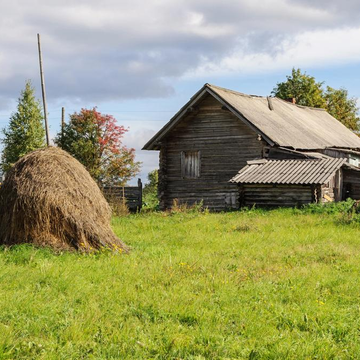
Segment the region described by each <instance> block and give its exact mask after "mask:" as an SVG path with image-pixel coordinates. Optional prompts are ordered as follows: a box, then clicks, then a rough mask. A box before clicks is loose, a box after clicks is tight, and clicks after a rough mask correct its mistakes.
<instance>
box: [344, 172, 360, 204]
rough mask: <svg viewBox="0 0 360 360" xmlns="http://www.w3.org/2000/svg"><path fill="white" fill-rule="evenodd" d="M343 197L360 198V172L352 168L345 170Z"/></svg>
mask: <svg viewBox="0 0 360 360" xmlns="http://www.w3.org/2000/svg"><path fill="white" fill-rule="evenodd" d="M343 179H344V180H343V181H344V186H343V199H344V200H345V199H347V198H349V197H350V198H352V199H354V200H360V172H359V171H354V170H350V169H345V170H343Z"/></svg>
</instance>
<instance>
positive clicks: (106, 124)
mask: <svg viewBox="0 0 360 360" xmlns="http://www.w3.org/2000/svg"><path fill="white" fill-rule="evenodd" d="M127 131H128V129H126V128H125V127H124V126H120V125H118V124H117V121H116V119H115V118H114V117H113V116H112V115H106V114H101V113H100V112H98V111H97V109H96V107H94V108H92V109H81V110H80V111H79V112H75V113H73V114H71V115H70V116H69V121H68V123H66V124H65V126H64V127H62V128H61V130H60V131H59V132H58V133H57V134H56V136H55V139H54V143H55V145H57V146H59V147H60V148H62V149H63V150H65V151H67V152H68V153H70V154H71V155H72V156H73V157H75V158H76V159H77V160H78V161H79V162H80V163H82V164H83V165H84V166H85V167H86V169H87V170H88V171H89V173H90V175H91V176H92V177H93V178H94V180H95V181H96V182H97V183H98V184H99V185H100V186H101V187H102V186H107V185H124V184H125V183H126V182H127V181H128V180H130V179H131V178H133V177H134V176H135V175H136V174H137V173H138V172H139V169H140V162H137V161H135V149H133V148H128V147H126V146H125V145H124V144H123V143H122V139H123V136H124V134H125V133H126V132H127ZM3 135H4V138H3V140H2V142H3V144H4V148H3V152H2V159H1V160H2V161H1V169H2V171H3V172H4V173H6V172H7V171H9V170H10V169H11V167H12V166H13V164H15V162H16V161H17V160H18V159H20V158H21V157H22V156H24V155H26V154H27V153H29V152H31V151H33V150H36V149H39V148H42V147H45V144H46V143H45V130H44V125H43V114H42V110H41V106H40V102H39V100H37V99H36V98H35V89H34V87H33V86H32V85H31V82H30V81H27V82H26V84H25V89H24V90H23V91H22V92H21V94H20V97H19V99H18V104H17V110H16V112H15V113H14V114H12V115H11V117H10V122H9V125H8V127H7V128H5V129H3Z"/></svg>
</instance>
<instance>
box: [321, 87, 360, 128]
mask: <svg viewBox="0 0 360 360" xmlns="http://www.w3.org/2000/svg"><path fill="white" fill-rule="evenodd" d="M325 100H326V109H327V111H328V112H329V114H331V115H332V116H333V117H334V118H335V119H338V120H339V121H340V122H341V123H342V124H344V125H345V126H346V127H348V128H349V129H351V130H353V131H359V130H360V129H359V121H360V119H359V116H358V110H359V109H358V107H357V101H356V99H355V98H349V97H348V91H347V90H345V89H339V90H336V89H333V88H332V87H330V86H327V87H326V92H325Z"/></svg>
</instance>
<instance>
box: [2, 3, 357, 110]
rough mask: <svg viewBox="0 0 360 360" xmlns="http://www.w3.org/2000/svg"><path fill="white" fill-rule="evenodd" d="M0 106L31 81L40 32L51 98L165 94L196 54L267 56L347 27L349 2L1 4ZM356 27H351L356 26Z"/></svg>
mask: <svg viewBox="0 0 360 360" xmlns="http://www.w3.org/2000/svg"><path fill="white" fill-rule="evenodd" d="M0 11H1V13H2V22H1V23H0V32H1V34H2V37H1V39H0V49H1V50H0V97H1V98H2V100H1V101H0V108H1V106H2V105H1V104H6V103H7V101H8V100H7V99H13V98H16V97H17V96H18V92H19V88H20V89H21V88H22V86H23V83H24V81H25V79H27V78H32V79H37V78H38V64H37V49H36V33H37V32H40V33H41V34H42V40H43V52H44V61H45V64H44V65H45V71H46V82H47V90H48V97H49V100H50V102H53V103H54V102H56V101H57V99H60V98H61V99H75V98H76V99H78V100H79V101H87V102H93V103H94V104H97V103H98V102H101V101H105V100H113V99H129V98H156V97H166V96H169V95H171V94H172V93H173V92H174V89H173V87H172V85H171V81H172V79H174V78H177V77H180V76H182V75H183V74H184V73H186V72H187V71H189V70H191V69H195V68H197V67H198V66H199V65H200V64H201V62H202V61H203V59H204V58H206V59H212V61H214V62H216V61H220V60H221V59H222V58H224V57H225V56H227V55H229V54H231V52H232V51H234V48H236V47H239V46H240V47H242V48H243V49H244V50H245V51H246V52H248V53H257V52H262V53H268V54H271V55H273V54H276V53H278V52H281V51H283V49H282V47H281V45H279V44H281V43H282V41H283V40H284V39H287V38H291V37H292V36H294V35H295V34H298V33H301V32H304V31H310V30H313V29H318V28H323V29H327V28H332V27H334V26H339V27H341V26H351V24H355V23H356V22H355V18H356V19H358V18H359V13H360V4H359V3H358V2H357V1H347V2H342V3H341V7H340V6H339V5H338V2H337V1H335V0H330V1H326V2H325V0H318V1H310V0H304V1H303V0H301V1H300V0H273V1H261V2H260V1H255V0H242V1H230V0H229V1H223V2H221V3H220V2H219V1H215V0H198V1H190V0H183V1H176V0H174V1H156V2H155V1H147V2H144V1H140V0H132V1H128V0H123V1H115V0H105V1H102V2H98V1H94V0H89V1H88V0H87V1H85V0H81V1H76V2H74V1H72V0H71V1H70V0H62V1H60V0H48V1H47V2H38V1H35V0H27V1H25V0H22V1H21V0H20V1H17V2H14V3H10V2H7V3H6V5H4V4H0ZM356 24H358V23H356Z"/></svg>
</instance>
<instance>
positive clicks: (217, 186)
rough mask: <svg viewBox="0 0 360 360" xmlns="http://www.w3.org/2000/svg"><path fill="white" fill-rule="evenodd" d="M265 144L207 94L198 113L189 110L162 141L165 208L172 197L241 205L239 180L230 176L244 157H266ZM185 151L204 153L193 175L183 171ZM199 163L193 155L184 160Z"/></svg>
mask: <svg viewBox="0 0 360 360" xmlns="http://www.w3.org/2000/svg"><path fill="white" fill-rule="evenodd" d="M264 145H265V143H264V142H263V141H259V140H258V134H257V133H255V132H254V131H253V130H251V129H250V128H249V127H248V126H247V125H246V124H244V123H243V122H241V121H240V120H239V119H238V118H236V117H235V116H234V115H233V114H232V113H231V112H229V111H225V110H224V109H222V105H221V104H220V103H219V102H218V101H217V100H216V99H214V98H213V97H212V96H210V95H207V96H206V97H205V98H204V100H202V101H201V102H200V103H199V105H198V111H197V113H196V115H195V116H194V115H193V114H189V115H188V116H186V117H185V118H184V119H183V121H182V122H180V123H179V124H178V125H177V126H176V127H175V128H174V129H173V130H172V131H171V133H170V134H169V136H168V137H167V139H166V142H163V143H162V144H161V151H160V171H159V196H160V206H161V208H162V209H166V208H169V207H171V205H172V203H173V201H174V199H178V200H179V202H180V203H187V204H188V205H192V204H194V203H199V202H200V201H203V204H204V206H206V207H208V208H210V209H211V210H225V209H234V208H238V207H239V195H238V189H237V186H236V185H233V184H229V182H228V181H229V180H230V178H231V177H233V176H234V175H235V174H236V173H237V172H238V171H239V170H240V168H242V167H243V166H244V165H245V164H246V161H248V160H252V159H254V158H260V157H262V151H263V147H264ZM186 153H194V154H195V153H198V154H200V156H199V158H198V162H199V165H200V164H201V166H199V171H198V172H196V177H194V178H187V177H186V176H184V174H185V170H184V165H183V166H182V164H185V154H186ZM195 164H196V160H194V159H192V160H191V165H190V164H189V163H186V166H195ZM192 169H195V168H192ZM193 171H194V170H193Z"/></svg>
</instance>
